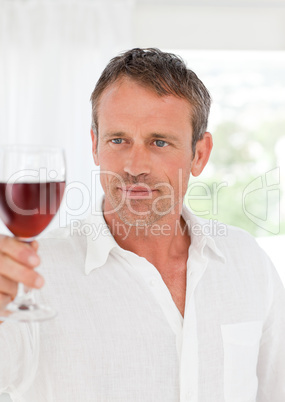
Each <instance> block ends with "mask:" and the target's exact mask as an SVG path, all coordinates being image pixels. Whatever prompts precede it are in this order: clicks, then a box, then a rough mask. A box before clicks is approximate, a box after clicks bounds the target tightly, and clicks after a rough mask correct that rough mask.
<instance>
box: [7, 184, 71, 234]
mask: <svg viewBox="0 0 285 402" xmlns="http://www.w3.org/2000/svg"><path fill="white" fill-rule="evenodd" d="M64 188H65V182H63V181H62V182H46V183H14V184H9V183H0V217H1V219H2V221H3V222H4V224H5V225H6V226H7V228H8V229H9V230H10V231H11V232H12V233H13V234H14V235H15V236H17V237H20V238H33V237H35V236H37V235H38V234H40V233H41V232H42V231H43V230H44V229H45V228H46V227H47V226H48V224H49V223H50V222H51V220H52V218H53V217H54V215H55V214H56V212H57V210H58V209H59V206H60V203H61V200H62V197H63V193H64Z"/></svg>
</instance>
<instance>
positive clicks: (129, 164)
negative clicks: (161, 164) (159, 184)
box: [124, 145, 151, 176]
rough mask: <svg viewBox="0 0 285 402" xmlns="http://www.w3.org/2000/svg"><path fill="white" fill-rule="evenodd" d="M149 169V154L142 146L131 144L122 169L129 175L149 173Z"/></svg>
mask: <svg viewBox="0 0 285 402" xmlns="http://www.w3.org/2000/svg"><path fill="white" fill-rule="evenodd" d="M150 170H151V160H150V154H149V151H148V150H147V149H145V147H144V146H136V145H133V147H132V149H131V150H130V152H129V153H128V155H127V157H126V160H125V164H124V171H125V172H126V173H129V174H130V175H131V176H139V175H141V174H149V173H150Z"/></svg>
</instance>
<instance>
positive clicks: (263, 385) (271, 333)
mask: <svg viewBox="0 0 285 402" xmlns="http://www.w3.org/2000/svg"><path fill="white" fill-rule="evenodd" d="M266 261H267V267H268V294H267V306H268V310H267V314H266V318H265V322H264V326H263V333H262V338H261V341H260V351H259V359H258V366H257V376H258V384H259V385H258V394H257V399H256V402H273V401H274V402H284V401H285V289H284V286H283V284H282V282H281V279H280V278H279V276H278V274H277V272H276V270H275V268H274V267H273V265H272V263H271V261H270V260H269V258H268V257H267V256H266ZM265 297H266V295H265Z"/></svg>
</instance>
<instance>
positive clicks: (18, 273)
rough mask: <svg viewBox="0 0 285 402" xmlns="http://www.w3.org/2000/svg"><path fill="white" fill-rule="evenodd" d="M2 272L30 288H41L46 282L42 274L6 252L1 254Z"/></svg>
mask: <svg viewBox="0 0 285 402" xmlns="http://www.w3.org/2000/svg"><path fill="white" fill-rule="evenodd" d="M0 274H1V275H2V276H4V277H6V278H8V279H11V280H12V281H15V282H21V283H23V284H24V285H25V286H28V287H30V288H41V287H42V286H43V284H44V278H43V277H42V276H41V275H39V274H38V273H37V272H35V271H34V270H33V269H30V268H29V267H27V266H25V265H22V264H20V263H18V262H17V261H14V260H12V259H11V258H9V257H8V256H7V255H5V254H0Z"/></svg>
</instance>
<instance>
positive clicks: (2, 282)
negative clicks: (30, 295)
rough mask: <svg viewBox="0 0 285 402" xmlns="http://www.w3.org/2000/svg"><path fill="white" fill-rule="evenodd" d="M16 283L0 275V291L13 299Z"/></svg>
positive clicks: (16, 288)
mask: <svg viewBox="0 0 285 402" xmlns="http://www.w3.org/2000/svg"><path fill="white" fill-rule="evenodd" d="M17 292H18V284H17V283H16V282H15V281H12V280H11V279H9V278H6V277H5V276H2V275H0V293H2V294H3V293H4V294H5V295H8V296H11V298H12V299H14V298H15V297H16V296H17Z"/></svg>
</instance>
